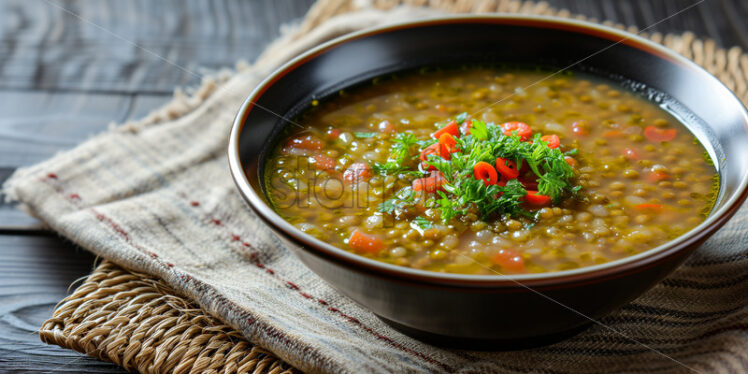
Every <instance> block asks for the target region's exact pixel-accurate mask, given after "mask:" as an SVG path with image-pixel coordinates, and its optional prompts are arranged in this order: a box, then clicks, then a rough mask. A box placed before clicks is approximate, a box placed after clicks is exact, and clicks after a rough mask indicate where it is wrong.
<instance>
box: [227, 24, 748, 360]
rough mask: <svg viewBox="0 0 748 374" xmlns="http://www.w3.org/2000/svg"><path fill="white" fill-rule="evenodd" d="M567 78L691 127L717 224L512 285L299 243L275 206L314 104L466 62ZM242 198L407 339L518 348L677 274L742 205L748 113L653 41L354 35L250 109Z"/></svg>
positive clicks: (239, 155) (245, 117) (277, 79)
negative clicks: (282, 157)
mask: <svg viewBox="0 0 748 374" xmlns="http://www.w3.org/2000/svg"><path fill="white" fill-rule="evenodd" d="M476 61H479V62H486V63H510V64H531V65H545V66H556V67H570V68H571V69H573V70H584V71H587V72H592V73H594V74H598V75H603V76H608V77H612V79H617V80H620V81H621V82H629V83H630V82H639V83H641V84H629V87H632V88H635V89H637V90H639V91H641V92H642V93H643V94H645V95H650V96H651V97H653V98H656V99H657V100H660V101H661V102H662V103H663V105H666V106H667V109H668V110H670V111H671V112H672V113H674V114H675V115H676V116H678V117H680V118H682V119H684V123H685V124H686V126H687V127H688V128H689V129H690V130H691V131H692V132H693V133H694V134H695V135H696V136H697V137H698V138H699V139H700V140H701V142H702V143H703V144H704V146H705V147H706V149H707V150H708V152H709V153H710V154H711V156H712V159H713V160H715V162H716V164H717V165H716V166H717V169H718V171H719V176H720V179H721V189H720V193H719V197H718V199H717V202H716V206H715V207H714V209H713V211H712V213H711V215H710V216H709V217H708V218H707V219H706V220H705V221H704V222H703V223H702V224H700V225H699V226H697V227H696V228H694V229H693V230H691V231H689V232H688V233H686V234H685V235H683V236H681V237H679V238H677V239H675V240H673V241H671V242H668V243H666V244H664V245H661V246H659V247H657V248H652V249H651V250H649V251H647V252H644V253H641V254H638V255H635V256H631V257H627V258H624V259H620V260H617V261H613V262H610V263H606V264H602V265H597V266H591V267H585V268H580V269H575V270H569V271H562V272H557V273H546V274H524V275H514V276H494V275H490V276H486V275H480V276H478V275H463V274H444V273H436V272H428V271H423V270H416V269H410V268H405V267H398V266H394V265H389V264H385V263H382V262H377V261H373V260H370V259H367V258H364V257H360V256H357V255H355V254H352V253H349V252H347V251H344V250H341V249H339V248H336V247H334V246H332V245H330V244H328V243H325V242H322V241H320V240H317V239H315V238H313V237H311V236H309V235H306V234H304V233H302V232H301V231H299V230H297V229H296V228H295V227H294V226H292V225H291V224H289V223H287V222H286V221H284V220H283V219H282V218H281V217H280V216H279V215H278V214H276V213H275V212H274V211H273V209H271V208H270V206H269V205H268V203H267V197H266V194H265V191H264V184H263V182H262V178H263V168H264V166H263V165H264V163H265V157H266V154H267V153H268V151H269V150H270V149H271V148H272V145H273V144H275V142H276V141H277V139H276V137H277V136H278V134H279V133H280V132H281V130H282V129H283V128H284V127H285V126H288V125H289V124H288V123H287V122H286V121H283V120H281V119H279V118H278V117H277V116H276V115H274V114H272V113H271V112H273V113H278V114H282V115H284V116H291V117H292V116H294V115H295V114H296V113H298V112H299V111H300V110H301V109H303V108H304V107H305V105H307V104H308V103H309V102H310V101H311V100H312V99H321V98H324V97H325V96H327V95H328V94H330V93H334V92H337V91H338V90H340V89H342V88H344V87H348V86H351V85H354V84H357V83H361V82H365V81H367V80H370V79H371V78H373V77H376V76H380V75H383V74H387V73H392V72H396V71H402V70H407V69H413V68H417V67H422V66H433V65H440V64H453V63H465V62H476ZM228 153H229V161H230V168H231V172H232V174H233V177H234V180H235V181H236V184H237V186H238V187H239V191H240V192H241V194H242V196H243V197H244V198H245V199H246V201H247V203H248V204H249V206H250V207H251V208H252V210H254V211H255V213H257V215H258V216H259V217H261V218H262V219H263V220H265V221H266V222H267V224H268V227H269V228H271V229H273V230H274V231H275V233H277V235H278V237H279V238H280V239H281V240H282V241H283V242H284V243H285V244H287V245H288V246H289V247H290V248H292V249H293V251H294V252H295V253H296V255H297V256H298V257H299V258H300V259H301V261H302V262H303V263H304V264H306V266H308V267H309V268H310V269H312V270H313V271H314V272H315V273H317V274H318V275H319V276H320V277H322V278H323V279H325V280H326V281H327V282H329V283H330V284H331V285H333V286H334V287H335V288H337V289H338V290H339V291H340V292H342V293H343V294H345V295H347V296H349V297H350V298H352V299H353V300H356V301H357V302H359V303H360V304H361V305H363V306H364V307H366V308H368V309H369V310H371V311H372V312H374V313H376V314H377V315H378V316H380V317H381V318H382V319H383V320H385V321H387V322H388V323H390V324H391V325H393V326H395V327H396V328H398V329H400V330H402V331H405V332H406V333H409V334H411V335H415V336H417V337H420V338H424V339H429V340H431V341H441V342H446V343H451V344H453V345H460V344H467V343H479V344H480V343H497V344H501V343H506V344H505V345H506V346H507V347H510V348H512V347H514V348H517V347H521V346H523V345H526V343H528V342H529V343H531V344H537V343H541V342H544V341H549V340H553V339H557V338H559V337H563V336H566V335H568V334H569V333H571V332H574V331H578V330H579V329H580V328H582V327H584V326H585V325H588V324H590V323H591V322H592V321H593V320H594V319H597V318H599V317H601V316H602V315H604V314H606V313H608V312H609V311H611V310H613V309H615V308H617V307H619V306H621V305H622V304H624V303H626V302H628V301H630V300H632V299H633V298H635V297H637V296H638V295H640V294H641V293H643V292H644V291H645V290H647V289H648V288H650V287H652V286H653V285H654V284H655V283H656V282H658V281H659V280H661V279H662V278H663V277H665V276H666V275H667V274H668V273H670V272H671V271H672V270H673V269H674V268H675V267H677V266H678V265H679V264H680V263H681V262H682V261H683V260H685V259H686V257H688V255H689V254H690V253H691V252H692V251H693V250H694V249H696V248H697V247H698V246H699V245H700V244H701V243H702V242H703V241H704V240H706V239H707V238H708V237H709V236H710V235H712V234H713V233H714V232H715V231H716V230H717V229H718V228H719V227H720V226H722V225H723V224H724V223H725V222H726V221H727V219H729V218H730V216H732V215H733V214H734V213H735V211H736V210H737V209H738V207H739V206H740V204H741V202H742V201H744V199H745V198H746V184H747V181H748V113H746V110H745V108H744V107H743V106H742V105H741V103H740V102H739V100H738V99H737V98H736V97H735V96H734V95H733V94H732V93H731V92H730V91H729V90H728V89H727V88H726V87H724V86H723V85H722V84H721V83H720V82H719V81H718V80H717V79H716V78H714V77H713V76H711V75H709V74H708V73H707V72H705V71H704V70H702V69H701V68H699V67H698V66H697V65H695V64H694V63H692V62H690V61H688V60H687V59H685V58H683V57H681V56H679V55H677V54H675V53H673V52H671V51H669V50H667V49H665V48H663V47H661V46H659V45H657V44H655V43H652V42H650V41H647V40H645V39H642V38H639V37H637V36H634V35H632V34H628V33H625V32H623V31H619V30H616V29H612V28H607V27H603V26H599V25H594V24H590V23H585V22H579V21H572V20H563V19H555V18H545V17H520V16H511V17H503V16H480V17H451V18H443V19H436V20H428V21H421V22H413V23H405V24H398V25H394V26H387V27H381V28H377V29H371V30H366V31H362V32H358V33H355V34H351V35H348V36H345V37H342V38H339V39H336V40H333V41H331V42H329V43H326V44H324V45H322V46H320V47H318V48H315V49H313V50H311V51H309V52H307V53H305V54H304V55H302V56H300V57H298V58H296V59H294V60H293V61H291V62H289V63H287V64H286V65H284V66H283V67H281V68H280V69H278V70H277V71H276V72H275V73H273V74H272V75H271V76H270V77H269V78H267V79H266V80H265V81H264V82H263V83H261V84H260V85H259V86H258V87H257V88H256V89H255V90H254V92H252V94H251V95H250V96H249V98H248V99H247V100H246V102H245V103H244V105H242V107H241V109H240V110H239V113H238V115H237V117H236V120H235V122H234V125H233V128H232V130H231V138H230V145H229V150H228Z"/></svg>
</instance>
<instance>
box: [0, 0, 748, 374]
mask: <svg viewBox="0 0 748 374" xmlns="http://www.w3.org/2000/svg"><path fill="white" fill-rule="evenodd" d="M549 2H550V3H551V5H553V6H555V7H558V8H567V9H569V10H570V11H571V12H573V13H581V14H585V15H587V16H591V17H595V18H597V19H601V20H602V19H609V20H613V21H615V22H620V23H623V24H626V25H637V26H638V27H639V28H643V27H647V26H649V25H652V24H654V23H656V22H658V21H659V20H662V19H664V18H666V17H668V16H670V15H672V14H674V13H677V12H678V11H679V10H680V9H683V8H685V7H687V6H689V5H690V4H693V3H696V2H698V0H665V1H659V0H656V1H653V0H635V1H630V2H629V1H616V0H604V1H598V0H580V1H573V0H555V1H549ZM311 3H312V0H220V1H210V0H203V1H200V0H187V1H183V0H168V1H166V0H161V1H152V0H131V1H123V0H78V1H73V0H68V1H62V0H0V183H1V182H2V181H4V180H5V179H6V178H7V177H8V176H9V175H10V174H11V173H12V172H13V170H15V169H16V168H18V167H21V166H24V165H31V164H34V163H36V162H39V161H41V160H44V159H46V158H48V157H50V156H51V155H53V154H55V153H56V152H59V151H61V150H65V149H69V148H71V147H74V146H75V145H76V144H78V143H80V142H82V141H84V140H85V139H86V138H87V137H89V136H90V135H91V134H95V133H98V132H100V131H103V130H104V129H105V128H106V127H107V125H108V124H109V123H111V122H116V123H121V122H124V121H127V120H130V119H135V118H139V117H142V116H144V115H146V114H147V113H148V112H149V111H150V110H152V109H154V108H157V107H158V106H160V105H162V104H163V103H165V102H166V101H168V100H169V99H170V97H171V94H172V91H173V89H174V87H176V86H191V85H193V86H194V85H195V84H197V83H198V82H197V78H196V77H195V76H192V75H190V74H189V73H186V72H185V71H183V70H180V69H178V68H175V67H174V66H173V65H169V64H166V63H164V62H163V61H162V60H161V59H159V58H158V57H157V56H156V55H160V56H165V57H167V58H168V59H169V60H171V61H173V62H175V63H177V64H179V65H181V66H183V67H185V68H186V69H187V70H191V71H194V70H196V69H197V70H198V71H210V70H215V69H220V68H222V67H230V66H233V64H234V63H235V62H236V61H237V60H239V59H245V60H248V61H252V59H254V58H255V57H256V56H257V55H258V54H259V53H260V52H261V51H262V49H263V47H264V46H265V45H266V44H267V43H269V42H270V41H271V40H272V39H273V38H275V37H276V36H277V35H278V33H279V26H280V25H281V24H283V23H285V22H289V21H292V20H295V19H298V18H300V17H302V16H303V15H304V13H305V12H306V10H307V9H308V8H309V6H310V5H311ZM746 19H748V1H745V0H706V1H704V2H703V3H701V4H699V5H698V6H696V7H694V8H693V9H690V10H688V11H686V12H684V13H682V14H679V15H677V16H675V17H673V18H670V19H668V20H666V21H664V22H661V23H659V24H657V25H656V26H655V27H653V28H652V31H660V32H663V33H665V32H682V31H686V30H691V31H693V32H695V33H696V34H697V35H699V36H704V37H710V38H713V39H714V40H715V41H716V42H717V44H719V45H721V46H726V47H730V46H733V45H739V46H741V47H742V48H743V49H744V50H746V49H748V23H746V21H745V20H746ZM136 45H137V46H142V47H143V48H145V49H147V50H148V51H151V52H153V53H154V54H152V53H149V52H146V51H144V50H143V49H141V48H139V47H137V46H136ZM200 69H202V70H200ZM93 262H94V257H93V256H92V255H91V254H89V253H87V252H86V251H84V250H82V249H80V248H76V247H75V246H73V245H71V244H69V243H66V242H65V240H63V239H61V238H59V237H56V236H55V235H54V234H51V233H49V232H46V231H44V230H43V229H42V228H41V225H40V223H39V222H37V221H36V220H34V219H33V218H31V217H28V216H27V215H25V214H24V213H21V212H19V211H16V210H15V209H14V208H13V207H12V206H10V205H8V204H4V205H3V204H2V203H0V373H5V372H47V373H51V372H54V373H65V372H71V373H80V372H121V369H119V368H117V367H116V366H115V365H112V364H109V363H105V362H100V361H98V360H96V359H93V358H89V357H87V356H84V355H81V354H78V353H75V352H72V351H68V350H64V349H61V348H59V347H56V346H49V345H45V344H43V343H41V341H39V337H38V336H37V335H36V333H35V331H36V329H37V328H38V327H39V326H40V325H41V323H42V322H43V321H44V320H45V319H46V318H48V317H49V316H50V315H51V312H52V309H53V307H54V305H55V304H56V303H57V302H58V301H59V300H61V299H62V298H63V297H65V295H67V294H68V292H69V291H70V289H71V288H70V287H71V286H70V285H71V284H72V283H73V282H75V281H76V280H79V279H80V278H81V277H84V276H85V275H86V274H88V273H89V271H90V270H91V268H92V264H93Z"/></svg>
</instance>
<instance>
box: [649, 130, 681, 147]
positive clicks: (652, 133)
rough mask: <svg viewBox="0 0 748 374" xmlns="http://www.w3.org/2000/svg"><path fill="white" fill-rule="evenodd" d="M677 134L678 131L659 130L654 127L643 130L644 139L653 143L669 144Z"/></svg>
mask: <svg viewBox="0 0 748 374" xmlns="http://www.w3.org/2000/svg"><path fill="white" fill-rule="evenodd" d="M677 134H678V130H676V129H659V128H657V127H654V126H647V127H646V128H644V137H646V138H647V139H648V140H649V141H650V142H654V143H660V142H669V141H671V140H673V139H675V136H676V135H677Z"/></svg>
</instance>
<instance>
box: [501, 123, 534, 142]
mask: <svg viewBox="0 0 748 374" xmlns="http://www.w3.org/2000/svg"><path fill="white" fill-rule="evenodd" d="M501 128H502V130H503V131H502V132H503V134H504V135H506V136H511V135H514V134H515V133H516V134H517V136H519V138H520V140H522V141H527V140H529V139H530V136H532V129H530V126H528V125H527V124H526V123H524V122H506V123H504V124H502V125H501Z"/></svg>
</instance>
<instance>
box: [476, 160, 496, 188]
mask: <svg viewBox="0 0 748 374" xmlns="http://www.w3.org/2000/svg"><path fill="white" fill-rule="evenodd" d="M473 176H474V177H475V179H477V180H482V181H483V183H484V184H485V185H486V186H489V185H492V184H496V183H497V182H498V181H499V175H498V174H497V173H496V169H494V168H493V166H491V164H489V163H488V162H485V161H480V162H478V163H477V164H475V166H473Z"/></svg>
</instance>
